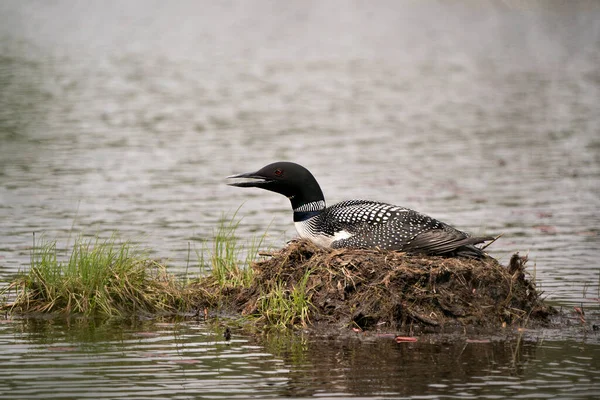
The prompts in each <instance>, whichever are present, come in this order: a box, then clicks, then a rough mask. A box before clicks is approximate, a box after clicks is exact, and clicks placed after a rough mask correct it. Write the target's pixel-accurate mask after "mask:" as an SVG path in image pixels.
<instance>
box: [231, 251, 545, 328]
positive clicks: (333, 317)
mask: <svg viewBox="0 0 600 400" xmlns="http://www.w3.org/2000/svg"><path fill="white" fill-rule="evenodd" d="M526 262H527V258H526V257H522V256H519V255H518V254H515V255H513V256H512V258H511V260H510V262H509V265H508V266H502V265H501V264H500V263H499V262H498V261H497V260H495V259H493V258H491V257H486V258H484V259H483V260H472V259H465V258H443V257H429V256H418V255H408V254H405V253H400V252H391V251H378V250H354V249H337V250H329V249H322V248H319V247H317V246H315V245H314V244H312V243H310V242H308V241H305V240H300V241H295V242H292V243H290V244H289V245H288V246H286V247H285V248H283V249H281V250H280V251H278V252H276V253H273V254H272V255H271V256H270V257H269V258H268V259H265V260H263V261H259V262H257V263H255V264H253V265H252V268H253V269H254V278H253V282H252V284H251V285H250V287H247V288H244V289H240V290H231V291H227V292H228V294H227V297H229V298H230V300H231V304H232V307H233V308H234V309H235V311H237V312H243V313H244V314H252V315H263V316H264V314H265V312H269V309H268V308H267V309H266V308H265V299H267V298H269V296H271V295H270V293H271V292H272V291H273V290H278V291H280V292H281V293H282V296H283V297H287V298H288V300H290V303H294V302H295V303H298V302H299V301H297V299H296V298H293V299H292V297H293V296H295V295H294V294H295V293H298V288H301V291H302V292H303V293H304V300H305V303H304V304H306V307H305V308H306V312H305V314H306V315H301V316H298V317H296V318H294V317H293V316H292V317H291V318H290V321H288V322H289V324H292V325H294V324H298V323H300V322H301V323H304V324H307V323H311V324H312V325H313V326H314V325H315V324H321V323H326V324H328V325H331V324H336V325H345V326H355V327H358V328H361V329H374V328H381V329H390V328H392V329H398V328H407V327H410V328H411V329H413V328H417V329H418V328H433V330H441V329H442V328H448V327H463V326H465V325H475V326H480V327H499V326H502V325H513V324H523V325H524V324H525V323H529V322H535V321H538V322H540V321H542V322H543V321H546V320H547V319H548V316H549V315H550V314H551V313H553V309H552V308H551V307H548V306H545V305H544V304H543V302H542V300H541V299H540V293H539V292H538V291H536V288H535V285H534V283H533V282H532V281H531V280H529V279H527V278H526V273H525V263H526ZM290 307H292V306H290ZM301 314H302V313H301Z"/></svg>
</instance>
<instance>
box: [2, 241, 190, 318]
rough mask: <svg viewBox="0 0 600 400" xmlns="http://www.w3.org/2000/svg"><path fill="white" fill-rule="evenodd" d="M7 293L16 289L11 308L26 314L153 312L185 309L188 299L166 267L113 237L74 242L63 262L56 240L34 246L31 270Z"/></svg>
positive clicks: (18, 279) (105, 314) (17, 280)
mask: <svg viewBox="0 0 600 400" xmlns="http://www.w3.org/2000/svg"><path fill="white" fill-rule="evenodd" d="M7 290H8V291H11V290H14V291H15V300H14V302H12V305H11V306H12V308H13V309H15V308H16V309H17V310H21V311H23V312H27V313H36V312H44V313H46V312H50V313H51V312H57V313H64V314H83V315H86V316H92V315H104V316H122V315H131V314H143V313H152V314H155V313H160V312H173V311H175V310H178V309H183V308H186V304H185V303H186V301H188V300H189V299H187V296H186V294H185V292H184V291H182V288H181V286H180V284H178V283H177V282H176V281H175V279H174V277H173V276H172V275H169V274H167V272H166V268H165V267H164V266H163V265H161V264H159V263H158V262H156V261H153V260H150V259H149V258H147V257H146V256H145V255H144V254H143V253H141V252H139V251H137V250H136V249H135V248H134V247H133V246H132V245H131V243H128V242H124V243H118V242H117V240H116V238H115V236H114V235H113V236H112V237H111V238H110V239H106V240H100V239H83V238H78V239H76V241H75V243H74V245H73V249H72V251H71V254H70V256H69V258H68V260H67V261H65V262H61V261H59V257H58V251H57V248H56V242H48V241H42V243H41V244H39V245H38V244H35V243H34V247H33V250H32V256H31V266H30V268H29V271H28V272H26V273H24V274H22V275H21V276H19V277H18V278H17V279H16V280H14V281H13V282H12V283H11V285H9V287H8V289H7Z"/></svg>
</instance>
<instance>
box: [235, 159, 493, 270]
mask: <svg viewBox="0 0 600 400" xmlns="http://www.w3.org/2000/svg"><path fill="white" fill-rule="evenodd" d="M229 178H250V179H251V180H250V181H243V182H237V183H231V184H230V185H232V186H238V187H258V188H262V189H266V190H270V191H273V192H277V193H280V194H283V195H284V196H286V197H288V198H289V199H290V201H291V203H292V208H293V210H294V223H295V226H296V230H297V231H298V234H299V235H300V237H302V238H307V239H309V240H311V241H312V242H314V243H316V244H317V245H320V246H323V247H331V248H343V247H347V248H380V249H386V250H400V251H406V252H410V253H421V254H429V255H444V256H463V257H472V258H481V257H482V256H484V253H483V251H482V250H481V249H480V248H478V247H476V246H475V244H478V243H483V242H485V241H488V240H492V239H493V238H492V237H472V236H470V235H469V234H467V233H465V232H462V231H460V230H458V229H456V228H453V227H452V226H450V225H448V224H445V223H443V222H441V221H438V220H436V219H434V218H431V217H429V216H427V215H424V214H421V213H419V212H417V211H414V210H411V209H408V208H404V207H400V206H395V205H392V204H387V203H380V202H376V201H369V200H349V201H343V202H341V203H337V204H335V205H333V206H331V207H326V204H325V198H324V196H323V192H322V191H321V188H320V186H319V184H318V183H317V180H316V179H315V178H314V176H313V175H312V174H311V173H310V171H308V170H307V169H306V168H304V167H302V166H301V165H298V164H295V163H291V162H276V163H273V164H269V165H267V166H265V167H263V168H261V169H260V170H259V171H256V172H251V173H244V174H239V175H233V176H230V177H229Z"/></svg>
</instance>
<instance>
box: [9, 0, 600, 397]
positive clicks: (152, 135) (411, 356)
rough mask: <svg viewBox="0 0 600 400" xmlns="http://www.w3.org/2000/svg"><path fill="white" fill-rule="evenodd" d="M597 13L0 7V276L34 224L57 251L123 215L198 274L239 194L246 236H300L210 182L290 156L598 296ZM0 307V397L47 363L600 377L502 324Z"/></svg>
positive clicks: (536, 379) (247, 383)
mask: <svg viewBox="0 0 600 400" xmlns="http://www.w3.org/2000/svg"><path fill="white" fill-rule="evenodd" d="M599 5H600V3H598V2H594V1H570V2H564V1H559V0H556V1H544V2H521V1H502V2H470V1H464V2H462V1H458V2H451V3H450V2H449V3H442V4H438V3H437V2H432V1H419V2H415V1H382V2H378V3H377V6H374V5H371V4H367V3H364V4H363V3H352V4H348V3H346V2H335V1H332V2H326V3H323V4H321V3H319V2H308V3H307V2H303V1H287V2H270V1H256V2H239V3H232V4H228V3H220V2H197V1H182V2H177V4H171V3H169V2H141V1H128V2H126V3H122V2H117V1H108V2H106V1H105V2H102V3H98V4H96V3H93V4H92V3H89V4H88V3H78V2H72V1H68V0H59V1H54V2H33V1H19V2H0V221H2V222H1V223H0V278H1V279H8V278H10V277H11V276H13V274H14V273H15V272H17V271H18V270H19V269H22V268H23V267H24V266H26V265H27V263H28V261H29V257H30V243H31V236H32V232H36V233H38V234H41V233H45V234H46V237H49V238H53V237H57V238H58V240H59V247H63V248H64V247H66V246H67V245H68V243H72V240H73V237H74V235H75V234H77V233H78V232H83V233H85V234H87V235H96V234H98V235H101V236H106V237H108V236H110V235H111V234H112V233H113V231H115V230H118V231H119V232H120V233H121V236H122V237H123V238H124V239H126V240H132V241H134V242H137V243H140V245H141V246H142V247H144V248H148V249H150V252H151V255H152V256H155V257H160V258H166V259H167V260H168V263H169V264H170V265H171V266H172V270H173V271H174V272H176V273H184V272H185V271H186V268H187V267H188V265H189V268H190V271H193V270H196V267H197V264H198V262H197V260H196V256H195V252H194V250H198V251H200V250H201V249H202V247H203V241H208V242H209V243H208V245H210V240H211V237H212V236H213V233H214V229H215V226H216V225H217V221H218V220H219V218H220V217H221V216H222V214H223V213H229V214H231V213H233V212H234V211H235V210H236V209H237V208H238V207H240V205H242V207H241V210H240V211H239V214H240V215H242V216H243V217H244V218H243V222H242V223H241V224H240V228H239V231H238V234H239V236H240V237H241V238H244V239H249V238H251V237H252V236H255V235H258V234H262V233H263V232H264V231H265V229H266V228H267V226H269V225H270V237H269V240H270V242H271V243H272V244H273V246H276V247H279V246H281V245H282V244H283V243H284V242H285V241H286V240H288V239H290V238H292V237H293V236H294V235H295V231H294V228H293V224H292V221H291V213H290V210H289V203H288V202H287V200H286V199H284V198H283V197H281V196H275V195H271V194H269V193H265V192H260V191H251V190H246V191H242V190H238V189H235V188H230V187H228V186H226V185H225V179H224V177H225V176H228V175H230V174H233V173H236V172H243V171H249V170H253V169H256V168H258V167H261V166H262V165H265V164H266V163H268V162H271V161H275V160H280V159H288V160H293V161H296V162H299V163H301V164H303V165H305V166H307V167H308V168H309V169H310V170H311V171H312V172H313V173H314V175H315V176H316V177H317V179H318V180H319V182H320V183H321V185H322V187H323V190H324V193H325V195H326V196H327V200H328V202H329V203H330V204H331V203H334V202H337V201H340V200H344V199H351V198H368V199H375V200H381V201H386V202H391V203H395V204H399V205H403V206H407V207H411V208H415V209H417V210H419V211H422V212H425V213H428V214H430V215H432V216H434V217H437V218H439V219H442V220H444V221H446V222H449V223H451V224H453V225H456V226H457V227H459V228H462V229H464V230H468V231H471V232H473V233H474V234H495V233H504V236H503V237H502V238H501V239H500V240H499V241H498V242H496V243H494V245H493V246H492V248H491V251H492V255H494V256H496V257H498V258H501V259H502V260H503V261H507V260H508V257H509V256H510V254H511V253H512V252H514V251H520V252H521V253H527V252H528V253H529V255H530V258H531V262H530V266H531V267H530V271H531V272H532V273H533V274H535V278H536V280H537V282H538V285H539V286H540V287H541V289H542V290H544V291H545V295H547V296H548V298H549V299H550V300H552V301H554V302H555V303H557V304H559V306H563V307H565V309H571V308H572V307H573V306H574V305H578V306H579V305H581V304H583V305H584V309H585V310H588V311H594V310H598V307H599V304H598V300H597V298H600V268H598V267H599V264H598V256H599V255H600V229H599V226H600V214H599V213H598V209H599V208H600V190H599V188H600V151H599V149H600V139H599V135H598V133H599V132H600V116H599V114H598V112H597V108H598V104H600V73H599V70H598V67H597V66H598V65H600V29H599V25H598V21H600V6H599ZM188 246H189V247H190V248H191V251H188ZM3 322H4V323H3V324H2V325H0V329H2V332H3V336H2V345H1V346H0V352H1V353H2V359H3V362H2V365H3V367H0V368H1V370H0V372H1V373H2V374H4V377H3V379H1V380H0V385H3V386H2V390H1V391H0V392H2V396H4V398H8V397H11V396H10V394H11V391H12V392H13V393H14V394H15V396H16V397H22V398H24V397H36V396H38V397H45V396H47V395H49V394H50V393H52V391H53V390H54V389H56V386H54V385H56V384H58V383H56V381H57V378H58V377H63V376H64V377H65V379H64V380H63V381H61V382H60V383H61V384H63V385H64V393H73V397H80V396H79V395H80V394H81V390H82V388H87V387H88V385H89V387H93V388H95V389H97V390H98V393H99V395H103V396H105V397H119V396H121V395H122V394H132V392H136V393H138V395H139V396H140V397H165V396H166V397H168V396H175V395H174V393H180V394H181V393H183V397H185V396H188V397H194V396H196V394H197V393H198V392H202V393H204V392H203V390H204V391H206V392H207V393H208V392H210V395H214V396H224V397H228V396H229V397H230V395H231V393H232V392H233V391H234V392H235V393H238V394H240V396H251V395H258V396H262V395H263V394H264V395H265V396H270V395H273V396H275V395H282V394H290V395H292V396H301V395H306V396H309V395H321V394H322V393H329V394H332V393H333V394H340V395H343V394H344V393H352V394H355V395H361V394H363V395H365V396H367V395H371V396H375V395H374V393H377V394H378V396H381V397H386V396H387V393H388V392H389V393H393V394H405V395H407V396H413V395H417V394H421V395H440V396H441V395H443V394H444V393H453V394H455V395H457V396H458V395H462V394H464V395H465V396H467V395H473V396H475V395H488V394H489V395H493V394H494V393H497V392H499V393H501V395H503V396H506V397H509V396H513V395H515V396H518V395H523V396H525V395H526V394H529V395H533V393H538V391H539V393H541V394H544V393H560V394H561V395H563V396H564V397H575V396H577V395H579V394H581V393H584V392H583V391H579V389H581V390H592V386H593V385H592V384H593V382H594V381H597V378H598V377H597V372H596V371H597V365H595V366H594V367H595V368H591V365H592V362H593V360H590V359H589V354H590V352H591V351H597V350H598V349H597V347H596V344H597V338H596V337H595V336H593V338H592V341H595V342H594V343H596V344H594V345H590V344H586V343H585V341H584V342H583V344H580V338H579V337H577V338H575V339H573V338H569V337H562V338H557V339H555V340H554V341H550V342H547V341H541V340H540V341H539V342H536V340H537V339H534V340H527V341H525V342H523V343H522V347H521V348H520V349H519V351H518V354H521V355H522V356H520V357H521V358H519V360H518V362H516V363H514V362H513V361H512V358H511V357H513V356H512V355H511V354H513V353H514V351H513V350H511V349H514V347H515V346H516V344H515V342H514V340H512V339H511V340H509V341H504V340H499V341H495V342H492V343H489V344H468V345H465V346H463V347H464V349H463V348H462V347H460V346H458V347H457V345H456V344H449V345H445V344H440V343H434V344H428V343H418V344H411V345H408V346H397V345H396V344H395V343H390V342H388V341H373V342H369V343H363V342H360V341H353V340H350V341H348V342H347V343H339V342H335V341H334V342H327V341H323V342H322V341H315V342H312V341H308V342H306V343H304V342H302V341H301V340H300V342H297V341H292V342H290V343H289V344H286V345H285V346H291V347H292V348H297V347H298V346H300V349H299V350H298V351H295V352H293V353H291V354H287V353H285V349H276V348H273V347H272V346H274V345H273V344H272V341H269V340H267V341H266V342H265V343H258V344H249V343H250V342H251V339H248V338H245V339H239V338H238V339H237V340H239V341H236V340H234V341H233V342H232V343H231V344H230V345H226V344H224V343H222V341H221V339H220V338H219V337H218V335H217V336H215V334H214V333H212V332H209V331H207V330H205V329H204V328H203V327H202V326H196V325H191V324H186V323H184V324H180V325H173V326H165V327H157V326H153V327H152V328H148V330H149V331H150V332H151V333H152V334H151V335H149V336H145V334H143V329H145V328H139V329H138V328H137V327H125V328H120V327H118V326H117V327H115V326H111V327H110V328H105V327H99V328H97V329H98V332H99V333H98V335H99V336H98V337H97V338H96V337H86V338H78V337H72V336H69V335H75V336H76V335H81V334H85V335H87V334H89V332H90V330H88V328H85V327H78V326H70V327H66V326H62V325H59V326H57V327H55V328H56V329H57V330H56V331H53V330H52V329H54V328H53V325H52V323H50V322H48V323H46V322H44V323H40V324H41V326H40V327H38V328H35V327H32V326H31V324H35V323H34V322H31V321H30V322H25V321H23V322H14V321H3ZM140 329H142V330H140ZM86 332H87V333H86ZM113 334H114V335H117V336H118V337H117V336H111V335H113ZM44 341H45V342H46V343H44ZM248 346H249V347H248ZM285 346H284V347H285ZM444 346H448V347H444ZM459 347H460V348H459ZM265 349H268V350H265ZM274 354H275V355H278V356H274ZM279 354H280V356H279ZM217 360H218V361H217ZM296 360H297V361H298V363H296V362H295V361H296ZM362 360H369V361H368V362H365V363H363V362H362ZM4 361H6V362H7V364H5V363H4ZM4 365H8V367H4ZM326 366H328V367H326ZM21 367H22V368H21ZM59 367H60V368H59ZM19 368H20V369H19ZM53 368H57V369H56V371H54V370H53ZM53 371H54V372H53ZM130 371H135V374H132V373H130ZM561 371H562V372H561ZM565 371H566V372H565ZM421 376H434V377H435V378H436V379H435V382H433V381H430V380H424V379H420V377H421ZM32 377H35V379H31V378H32ZM396 378H398V379H396ZM400 378H401V379H400ZM407 380H410V382H409V383H410V384H407ZM223 385H225V386H223ZM313 386H314V387H315V389H310V388H309V387H313ZM234 388H236V389H235V390H234ZM319 390H321V392H320V391H319ZM570 390H573V391H574V392H571V391H570ZM61 393H63V392H61ZM190 393H191V394H190ZM19 394H20V396H17V395H19ZM163 395H164V396H163ZM66 396H67V395H65V397H66ZM124 396H125V395H123V396H122V397H124ZM540 396H542V395H540ZM582 396H583V395H582ZM16 397H15V398H16Z"/></svg>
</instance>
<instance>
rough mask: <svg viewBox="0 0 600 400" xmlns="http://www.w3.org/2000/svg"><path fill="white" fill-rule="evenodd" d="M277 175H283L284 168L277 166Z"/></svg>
mask: <svg viewBox="0 0 600 400" xmlns="http://www.w3.org/2000/svg"><path fill="white" fill-rule="evenodd" d="M275 175H277V176H281V175H283V170H282V169H281V168H277V169H276V170H275Z"/></svg>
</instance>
